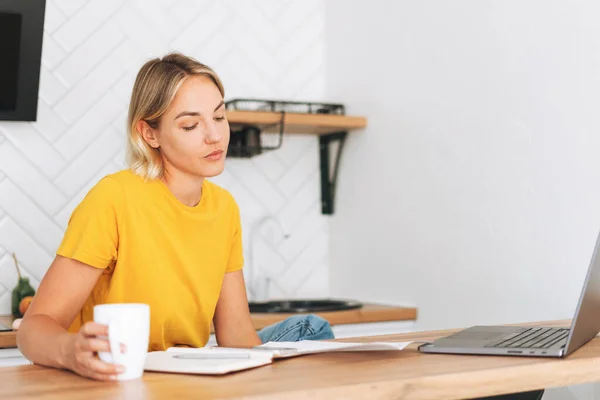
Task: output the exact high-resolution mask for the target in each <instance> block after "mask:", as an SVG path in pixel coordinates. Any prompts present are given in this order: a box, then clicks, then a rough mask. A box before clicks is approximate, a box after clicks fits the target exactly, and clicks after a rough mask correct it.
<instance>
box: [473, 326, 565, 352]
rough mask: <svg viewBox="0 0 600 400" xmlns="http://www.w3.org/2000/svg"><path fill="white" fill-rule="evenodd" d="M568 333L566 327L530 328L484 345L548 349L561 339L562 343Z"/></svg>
mask: <svg viewBox="0 0 600 400" xmlns="http://www.w3.org/2000/svg"><path fill="white" fill-rule="evenodd" d="M568 335H569V329H567V328H530V329H527V330H525V331H523V332H519V333H513V334H511V335H509V336H505V337H503V338H502V339H500V340H499V341H496V342H495V343H491V344H489V345H487V346H485V347H499V348H515V347H519V348H528V349H548V348H550V347H552V346H554V345H555V344H557V343H559V342H561V341H563V342H564V343H563V345H564V344H565V343H566V341H567V336H568Z"/></svg>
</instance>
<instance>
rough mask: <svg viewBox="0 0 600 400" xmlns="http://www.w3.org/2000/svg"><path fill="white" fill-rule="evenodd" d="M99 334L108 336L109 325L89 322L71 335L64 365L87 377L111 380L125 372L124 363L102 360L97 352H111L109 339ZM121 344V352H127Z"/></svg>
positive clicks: (66, 348) (66, 346) (66, 347)
mask: <svg viewBox="0 0 600 400" xmlns="http://www.w3.org/2000/svg"><path fill="white" fill-rule="evenodd" d="M98 336H105V337H106V336H108V327H107V326H106V325H100V324H97V323H95V322H88V323H86V324H85V325H83V326H82V327H81V329H80V330H79V333H77V334H75V335H69V339H68V341H67V342H66V343H65V349H64V352H63V354H64V356H65V359H64V365H65V367H66V368H68V369H70V370H71V371H73V372H75V373H77V374H79V375H81V376H85V377H87V378H91V379H95V380H99V381H110V380H115V379H116V377H117V375H118V374H120V373H122V372H125V368H124V367H123V366H122V365H115V364H109V363H106V362H104V361H102V360H100V359H99V358H98V356H97V352H100V351H106V352H110V345H109V343H108V340H106V339H99V338H98ZM125 350H126V349H125V346H124V345H121V352H122V353H124V352H125Z"/></svg>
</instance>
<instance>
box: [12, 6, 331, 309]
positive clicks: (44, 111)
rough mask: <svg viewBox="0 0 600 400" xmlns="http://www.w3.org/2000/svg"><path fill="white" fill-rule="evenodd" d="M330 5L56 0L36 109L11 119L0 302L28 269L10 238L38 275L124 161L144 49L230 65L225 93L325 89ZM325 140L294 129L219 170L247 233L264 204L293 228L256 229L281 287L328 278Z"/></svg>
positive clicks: (272, 94) (306, 93) (310, 292)
mask: <svg viewBox="0 0 600 400" xmlns="http://www.w3.org/2000/svg"><path fill="white" fill-rule="evenodd" d="M324 18H325V15H324V5H323V4H322V2H321V1H318V0H309V1H281V0H260V1H259V0H257V1H247V0H226V1H224V0H219V1H198V0H181V1H176V0H169V1H165V0H160V1H159V0H152V1H149V0H144V1H142V0H49V1H48V2H47V10H46V22H45V27H44V30H45V33H44V44H43V55H42V71H41V82H40V92H39V97H40V98H39V117H38V121H36V122H34V123H26V122H0V314H6V313H8V312H9V304H10V292H9V291H10V289H11V288H12V287H13V286H14V285H15V284H16V280H17V276H16V272H15V270H14V267H13V264H12V258H11V257H10V252H12V251H14V252H16V253H17V254H18V256H19V258H20V261H21V263H22V265H23V267H24V268H25V272H24V273H25V274H26V275H27V276H30V277H31V280H32V282H33V284H34V285H37V284H38V283H39V280H40V279H41V278H42V276H43V275H44V273H45V271H46V270H47V268H48V266H49V265H50V262H51V261H52V258H53V254H54V251H55V250H56V248H57V246H58V244H59V243H60V240H61V239H62V234H63V232H64V229H65V227H66V224H67V221H68V219H69V216H70V214H71V212H72V210H73V209H74V207H75V206H76V205H77V204H78V203H79V201H81V199H82V198H83V196H84V195H85V193H86V192H87V191H88V190H89V189H90V187H91V186H92V185H94V184H95V183H96V182H97V181H98V180H99V179H100V178H101V177H102V176H104V175H106V174H108V173H111V172H114V171H117V170H119V169H122V168H123V167H124V162H123V157H124V152H123V149H124V143H125V137H124V125H125V115H126V108H127V102H128V97H129V94H130V90H131V87H132V84H133V80H134V77H135V74H136V73H137V70H138V69H139V67H140V66H141V65H142V63H143V62H144V61H145V60H146V59H148V58H150V57H156V56H160V55H162V54H164V53H166V52H167V51H169V50H179V51H182V52H184V53H187V54H189V55H192V56H194V57H196V58H197V59H199V60H201V61H202V62H205V63H207V64H208V65H211V66H212V67H213V68H215V69H216V71H217V72H218V73H219V74H220V75H221V78H222V79H223V81H224V83H225V87H226V98H227V99H231V98H234V97H255V98H273V99H302V100H321V99H323V95H324V93H323V92H324V78H325V65H324V61H325V51H324V48H325V46H324V45H325V40H324V37H323V35H324ZM317 143H318V142H317V139H316V137H314V136H311V135H295V136H293V135H286V137H285V140H284V144H283V147H282V148H281V149H280V150H278V151H274V152H271V153H267V154H263V155H261V156H259V157H256V158H253V159H250V160H247V159H244V160H240V159H231V160H230V161H229V163H228V166H227V167H226V171H225V173H224V174H223V175H222V176H220V177H218V178H215V179H214V181H215V182H216V183H218V184H221V185H223V186H224V187H226V188H227V189H228V190H230V191H231V192H232V193H233V195H234V196H235V197H236V199H237V201H238V203H239V205H240V208H241V210H242V219H243V228H244V242H245V244H248V243H249V242H250V240H249V236H250V233H251V232H254V230H252V229H251V226H252V224H253V222H254V221H256V220H257V219H259V218H261V217H263V216H265V215H268V214H270V215H275V216H277V217H279V218H280V220H281V221H282V222H283V223H284V224H285V225H286V226H287V228H288V229H289V233H290V237H289V239H287V240H285V241H283V242H280V240H279V232H278V231H276V230H275V226H274V225H268V224H266V225H264V226H263V229H262V230H261V232H260V233H257V234H256V238H257V240H256V246H255V250H256V251H255V259H256V260H257V262H259V263H260V269H261V271H263V272H265V273H269V275H270V276H271V277H272V279H273V285H272V287H271V289H272V290H271V296H274V297H281V296H282V297H290V296H291V297H302V296H318V295H326V294H327V292H328V282H327V248H328V245H327V244H328V230H327V219H326V217H324V216H322V215H321V214H320V191H319V190H320V189H319V173H318V162H319V160H318V149H317ZM248 251H249V249H248V246H246V254H248Z"/></svg>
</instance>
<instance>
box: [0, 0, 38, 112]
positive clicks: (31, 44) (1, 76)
mask: <svg viewBox="0 0 600 400" xmlns="http://www.w3.org/2000/svg"><path fill="white" fill-rule="evenodd" d="M45 8H46V1H45V0H0V120H4V121H35V120H36V119H37V104H38V93H39V83H40V66H41V61H42V36H43V31H44V11H45Z"/></svg>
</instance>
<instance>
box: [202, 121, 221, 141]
mask: <svg viewBox="0 0 600 400" xmlns="http://www.w3.org/2000/svg"><path fill="white" fill-rule="evenodd" d="M222 139H223V135H221V133H220V132H219V129H218V128H217V124H216V122H211V123H209V124H208V129H207V131H206V143H209V144H212V143H218V142H220V141H221V140H222Z"/></svg>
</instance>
